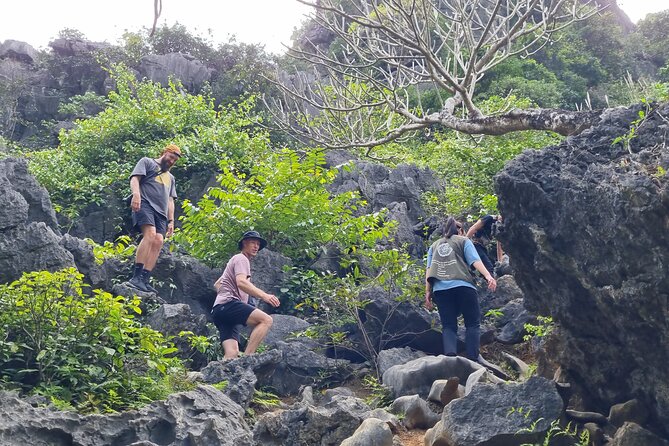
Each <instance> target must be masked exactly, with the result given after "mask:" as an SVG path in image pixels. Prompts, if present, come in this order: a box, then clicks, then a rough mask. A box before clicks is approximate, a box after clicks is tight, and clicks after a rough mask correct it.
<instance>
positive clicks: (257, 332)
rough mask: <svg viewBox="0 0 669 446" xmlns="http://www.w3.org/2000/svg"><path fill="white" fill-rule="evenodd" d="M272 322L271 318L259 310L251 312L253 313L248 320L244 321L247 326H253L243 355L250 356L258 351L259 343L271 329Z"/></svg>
mask: <svg viewBox="0 0 669 446" xmlns="http://www.w3.org/2000/svg"><path fill="white" fill-rule="evenodd" d="M273 322H274V320H273V319H272V317H271V316H270V315H269V314H267V313H265V312H264V311H261V310H258V309H256V310H253V313H251V314H250V315H249V318H248V320H247V321H246V323H247V325H253V326H254V327H253V331H251V336H250V337H249V342H248V343H247V344H246V350H244V353H245V354H247V355H250V354H252V353H255V351H256V350H257V349H258V346H259V345H260V343H261V342H262V341H263V339H265V336H267V332H268V331H269V329H270V328H271V327H272V323H273Z"/></svg>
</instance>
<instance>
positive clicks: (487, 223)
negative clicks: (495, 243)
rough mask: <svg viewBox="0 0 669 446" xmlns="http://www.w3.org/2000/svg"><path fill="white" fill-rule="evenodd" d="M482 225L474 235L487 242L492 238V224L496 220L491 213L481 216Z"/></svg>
mask: <svg viewBox="0 0 669 446" xmlns="http://www.w3.org/2000/svg"><path fill="white" fill-rule="evenodd" d="M481 221H482V222H483V227H482V228H481V229H479V230H478V231H476V233H475V234H474V237H475V238H477V239H480V240H481V242H483V243H488V242H489V241H490V240H491V239H492V225H493V224H494V223H495V222H496V221H497V219H496V218H495V217H493V216H492V215H485V216H483V217H481Z"/></svg>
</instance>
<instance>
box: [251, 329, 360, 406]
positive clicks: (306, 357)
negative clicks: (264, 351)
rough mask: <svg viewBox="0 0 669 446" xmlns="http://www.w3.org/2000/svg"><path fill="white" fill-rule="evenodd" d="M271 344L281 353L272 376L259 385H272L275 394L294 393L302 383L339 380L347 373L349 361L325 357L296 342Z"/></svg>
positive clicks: (324, 384)
mask: <svg viewBox="0 0 669 446" xmlns="http://www.w3.org/2000/svg"><path fill="white" fill-rule="evenodd" d="M275 347H276V348H277V349H278V351H279V352H280V353H281V360H280V361H279V362H278V364H277V366H276V369H275V370H274V373H273V375H272V376H271V377H268V379H267V380H266V381H262V383H261V384H262V385H267V386H270V387H272V388H273V389H275V390H276V391H277V393H278V394H279V395H294V394H296V393H297V392H298V391H299V389H300V388H301V387H303V386H312V385H313V386H317V387H324V386H326V385H333V384H337V383H342V382H344V381H345V380H346V379H347V378H349V377H350V376H351V373H352V369H351V363H350V362H349V361H346V360H343V359H331V358H328V357H326V356H325V355H323V354H321V353H317V352H315V351H312V350H310V349H309V346H308V345H305V344H302V343H301V342H299V341H296V342H281V341H278V342H276V343H275Z"/></svg>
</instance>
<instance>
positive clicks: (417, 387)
mask: <svg viewBox="0 0 669 446" xmlns="http://www.w3.org/2000/svg"><path fill="white" fill-rule="evenodd" d="M482 368H483V366H481V365H479V364H477V363H475V362H472V361H470V360H468V359H466V358H462V357H459V356H443V355H440V356H426V357H424V358H418V359H414V360H413V361H410V362H407V363H406V364H402V365H396V366H393V367H391V368H389V369H388V370H387V371H386V373H384V374H383V384H384V385H385V386H388V387H389V388H390V389H391V391H392V392H393V395H394V396H395V397H400V396H404V395H413V394H418V395H420V396H421V397H427V396H428V395H429V393H430V389H431V388H432V384H433V383H434V382H435V381H436V380H438V379H448V378H451V377H453V376H457V377H458V379H459V380H460V382H466V381H467V377H468V376H469V375H470V374H471V373H473V372H475V371H477V370H480V369H482Z"/></svg>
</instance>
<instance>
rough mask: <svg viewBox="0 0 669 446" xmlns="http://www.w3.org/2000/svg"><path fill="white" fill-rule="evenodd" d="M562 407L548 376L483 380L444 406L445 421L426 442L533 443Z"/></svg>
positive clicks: (470, 445) (459, 445)
mask: <svg viewBox="0 0 669 446" xmlns="http://www.w3.org/2000/svg"><path fill="white" fill-rule="evenodd" d="M562 410H563V402H562V398H560V395H558V393H557V389H556V388H555V383H553V382H552V381H549V380H547V379H545V378H541V377H532V378H530V379H529V380H527V381H525V382H524V383H520V384H517V383H511V384H480V385H477V386H475V387H474V389H473V390H472V392H471V393H469V394H468V395H467V396H465V397H463V398H459V399H457V400H454V401H451V403H450V404H448V405H447V406H446V407H444V412H443V414H442V418H441V421H440V422H439V423H438V424H437V425H436V426H435V427H434V428H432V429H431V430H430V431H428V434H426V443H425V444H426V446H433V445H434V446H436V445H445V446H465V445H467V446H475V445H484V444H485V445H490V446H502V445H506V444H522V443H531V442H533V441H536V440H538V439H539V438H543V435H544V434H545V432H547V431H548V429H549V428H550V425H551V422H553V421H554V420H556V419H558V418H559V417H560V415H561V414H562ZM428 438H429V442H428V441H427V439H428Z"/></svg>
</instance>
